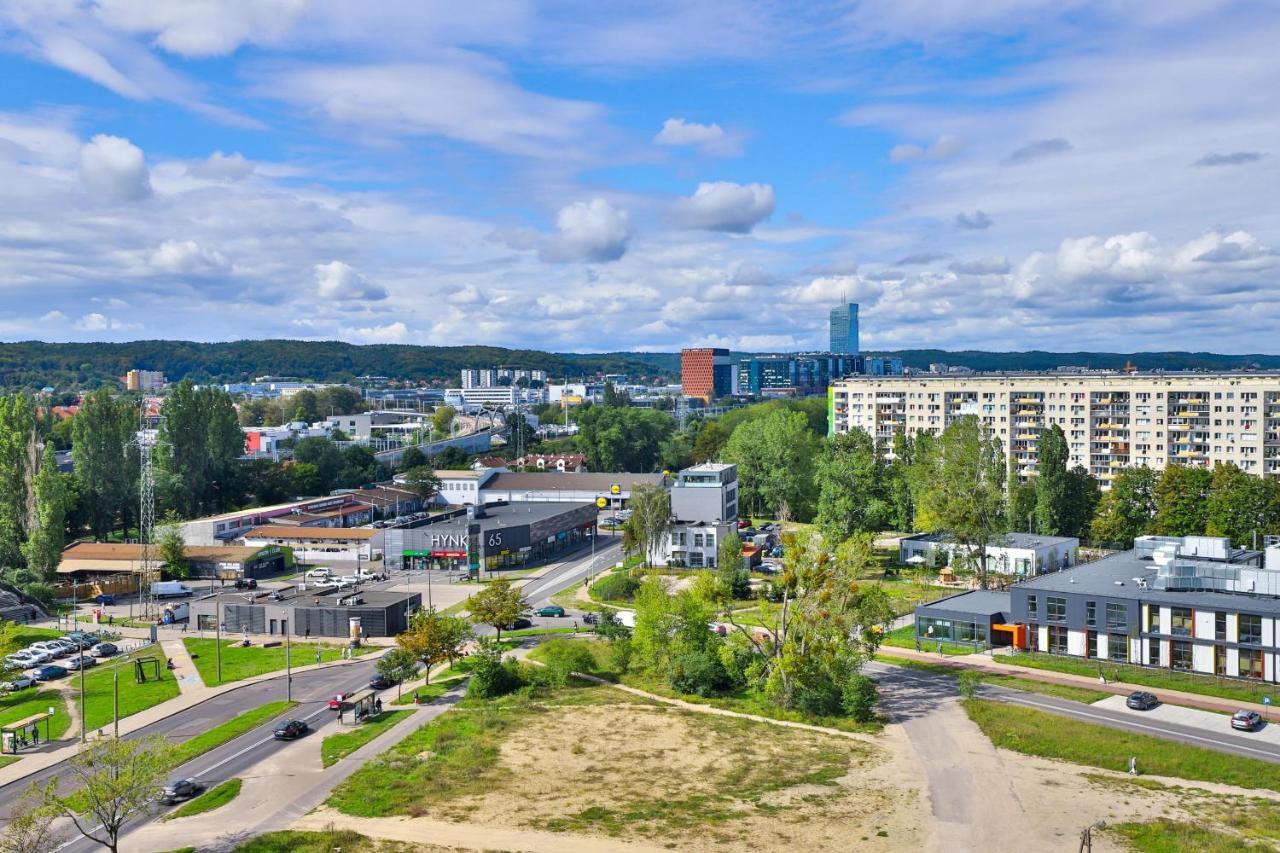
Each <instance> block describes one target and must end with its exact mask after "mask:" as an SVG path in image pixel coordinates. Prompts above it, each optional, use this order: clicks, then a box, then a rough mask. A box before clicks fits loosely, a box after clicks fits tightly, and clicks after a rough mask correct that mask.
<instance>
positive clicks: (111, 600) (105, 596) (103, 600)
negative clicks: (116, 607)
mask: <svg viewBox="0 0 1280 853" xmlns="http://www.w3.org/2000/svg"><path fill="white" fill-rule="evenodd" d="M93 603H94V604H98V605H107V604H115V603H116V597H115V596H114V595H112V594H111V593H109V592H104V593H102V594H101V595H95V596H94V597H93Z"/></svg>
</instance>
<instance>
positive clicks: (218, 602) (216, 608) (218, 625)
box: [213, 583, 222, 684]
mask: <svg viewBox="0 0 1280 853" xmlns="http://www.w3.org/2000/svg"><path fill="white" fill-rule="evenodd" d="M213 601H214V604H213V623H214V627H215V629H216V630H217V635H216V637H217V638H216V639H215V640H214V641H213V647H214V650H215V656H216V657H217V659H218V683H219V684H221V683H222V584H221V583H219V584H218V593H217V595H216V596H215V597H214V600H213Z"/></svg>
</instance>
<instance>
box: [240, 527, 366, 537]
mask: <svg viewBox="0 0 1280 853" xmlns="http://www.w3.org/2000/svg"><path fill="white" fill-rule="evenodd" d="M380 532H381V531H379V530H374V529H373V528H372V527H302V526H297V527H294V526H292V525H287V524H264V525H262V526H261V527H254V528H252V529H251V530H246V531H245V532H244V533H243V534H241V536H242V537H243V538H245V539H331V540H336V539H359V540H364V539H372V538H373V537H375V536H377V535H378V534H379V533H380Z"/></svg>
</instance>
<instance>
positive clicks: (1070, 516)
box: [1059, 465, 1102, 539]
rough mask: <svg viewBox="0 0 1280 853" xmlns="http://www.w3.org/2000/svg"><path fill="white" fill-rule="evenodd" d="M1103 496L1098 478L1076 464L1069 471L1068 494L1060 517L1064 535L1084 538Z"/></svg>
mask: <svg viewBox="0 0 1280 853" xmlns="http://www.w3.org/2000/svg"><path fill="white" fill-rule="evenodd" d="M1101 498H1102V488H1101V487H1100V486H1099V485H1098V481H1097V479H1096V478H1095V477H1094V476H1093V475H1092V474H1090V473H1089V472H1088V471H1086V470H1085V468H1084V466H1082V465H1076V466H1075V467H1073V468H1072V469H1071V470H1070V471H1068V472H1067V488H1066V496H1065V498H1064V504H1063V508H1062V512H1061V513H1060V514H1059V518H1060V519H1061V521H1062V531H1061V534H1060V535H1062V536H1075V537H1077V538H1080V539H1083V538H1084V537H1085V536H1087V535H1088V533H1089V523H1090V522H1091V521H1092V519H1093V515H1094V512H1095V511H1096V510H1097V508H1098V501H1099V500H1101Z"/></svg>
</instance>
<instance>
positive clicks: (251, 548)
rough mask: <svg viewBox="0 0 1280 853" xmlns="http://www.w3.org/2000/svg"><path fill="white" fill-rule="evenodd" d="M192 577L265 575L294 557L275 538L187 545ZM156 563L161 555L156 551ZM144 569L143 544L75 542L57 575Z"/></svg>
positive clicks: (77, 576)
mask: <svg viewBox="0 0 1280 853" xmlns="http://www.w3.org/2000/svg"><path fill="white" fill-rule="evenodd" d="M182 550H183V555H184V556H185V557H186V558H187V572H188V576H189V577H192V578H221V579H223V580H236V579H238V578H265V577H270V576H271V575H275V574H280V573H281V572H283V571H284V570H285V569H286V568H287V567H288V566H289V565H292V558H291V556H290V554H289V552H288V551H286V549H284V548H282V547H280V544H278V543H275V542H263V543H257V544H254V545H245V546H237V545H188V546H187V547H185V548H183V549H182ZM153 558H154V559H156V561H157V564H158V562H159V557H158V555H155V554H153ZM141 571H142V546H141V545H137V544H128V543H120V542H74V543H72V544H71V545H68V546H67V548H66V549H64V550H63V552H62V562H61V563H59V564H58V575H59V576H61V577H70V578H72V579H74V580H76V581H87V580H95V579H99V578H105V577H110V576H113V575H135V574H138V573H140V572H141Z"/></svg>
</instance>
